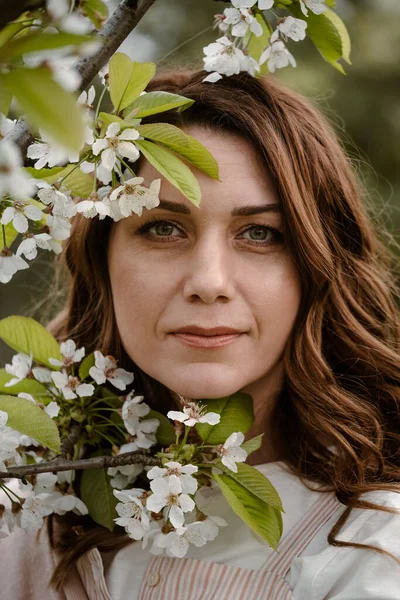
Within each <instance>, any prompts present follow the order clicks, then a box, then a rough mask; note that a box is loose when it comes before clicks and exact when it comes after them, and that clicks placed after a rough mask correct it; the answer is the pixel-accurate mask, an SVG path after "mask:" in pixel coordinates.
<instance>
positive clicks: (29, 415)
mask: <svg viewBox="0 0 400 600" xmlns="http://www.w3.org/2000/svg"><path fill="white" fill-rule="evenodd" d="M0 410H4V412H6V413H7V414H8V420H7V426H8V427H11V428H12V429H15V430H16V431H19V433H23V434H24V435H27V436H29V437H31V438H33V439H34V440H36V441H37V442H39V444H41V445H42V446H46V447H47V448H50V450H53V451H54V452H56V453H57V454H58V453H59V452H60V435H59V433H58V429H57V425H56V424H55V422H54V421H53V419H51V418H50V417H49V415H48V414H47V413H45V411H44V410H42V409H41V408H39V406H38V405H37V404H34V403H33V402H31V401H30V400H26V399H25V398H17V397H15V396H0Z"/></svg>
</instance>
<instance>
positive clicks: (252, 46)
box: [247, 13, 272, 77]
mask: <svg viewBox="0 0 400 600" xmlns="http://www.w3.org/2000/svg"><path fill="white" fill-rule="evenodd" d="M256 19H257V21H258V22H259V24H260V25H261V27H262V30H263V32H262V35H260V36H259V37H257V36H256V35H254V33H252V34H251V36H250V39H249V42H248V44H247V50H248V53H249V55H250V56H251V58H254V60H256V61H257V62H258V61H259V60H260V57H261V54H262V53H263V52H264V50H265V49H266V48H267V46H268V45H269V38H270V37H271V34H272V27H271V25H270V24H269V23H268V22H267V21H266V19H264V17H263V15H262V14H260V13H258V14H257V15H256ZM267 73H268V66H267V62H265V63H264V64H263V65H261V66H260V71H259V72H258V73H257V77H261V76H262V75H266V74H267Z"/></svg>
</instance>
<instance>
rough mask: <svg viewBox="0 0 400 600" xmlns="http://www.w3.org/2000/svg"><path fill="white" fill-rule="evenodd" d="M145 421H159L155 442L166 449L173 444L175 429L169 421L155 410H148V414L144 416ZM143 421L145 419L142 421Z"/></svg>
mask: <svg viewBox="0 0 400 600" xmlns="http://www.w3.org/2000/svg"><path fill="white" fill-rule="evenodd" d="M145 418H146V419H158V420H159V421H160V425H159V426H158V428H157V431H156V438H157V442H158V443H159V444H160V445H161V446H163V447H167V446H170V445H171V444H175V441H176V435H175V429H174V426H173V425H172V423H171V421H170V420H169V419H168V417H166V416H165V415H163V414H162V413H159V412H157V411H156V410H150V412H149V413H148V414H147V415H146V417H145ZM143 420H145V419H143Z"/></svg>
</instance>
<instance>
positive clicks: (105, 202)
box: [76, 192, 111, 219]
mask: <svg viewBox="0 0 400 600" xmlns="http://www.w3.org/2000/svg"><path fill="white" fill-rule="evenodd" d="M76 211H77V212H78V213H80V214H81V215H83V216H84V217H86V219H91V218H93V217H96V216H97V215H99V217H100V219H104V218H105V217H107V216H108V217H110V216H111V209H110V200H109V199H108V197H107V196H106V197H105V198H103V199H102V200H100V196H99V193H98V192H92V193H91V194H90V196H89V198H88V199H87V200H81V201H80V202H78V204H77V205H76Z"/></svg>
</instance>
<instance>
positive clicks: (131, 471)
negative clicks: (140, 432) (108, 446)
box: [107, 442, 143, 490]
mask: <svg viewBox="0 0 400 600" xmlns="http://www.w3.org/2000/svg"><path fill="white" fill-rule="evenodd" d="M138 449H139V447H138V445H137V444H136V443H135V442H129V444H123V445H122V446H121V447H120V449H119V451H118V453H117V456H118V455H119V454H126V453H127V452H136V451H137V450H138ZM142 471H143V465H142V464H139V463H137V464H133V465H120V466H118V467H109V468H108V469H107V475H109V476H110V477H111V479H110V484H111V487H113V488H117V489H118V490H123V489H124V488H126V487H127V486H128V485H130V484H131V483H133V482H134V481H135V480H136V478H137V476H138V475H140V473H141V472H142Z"/></svg>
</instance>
